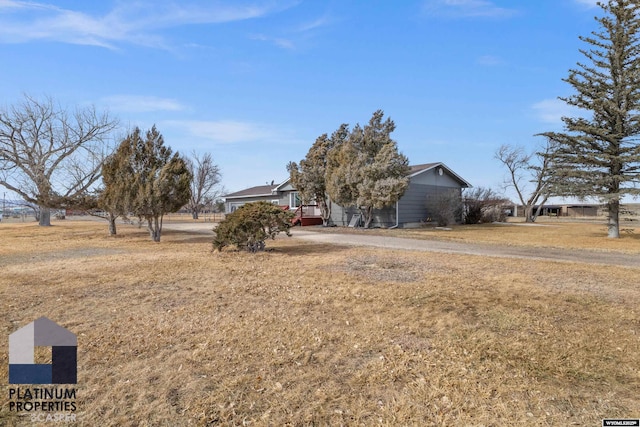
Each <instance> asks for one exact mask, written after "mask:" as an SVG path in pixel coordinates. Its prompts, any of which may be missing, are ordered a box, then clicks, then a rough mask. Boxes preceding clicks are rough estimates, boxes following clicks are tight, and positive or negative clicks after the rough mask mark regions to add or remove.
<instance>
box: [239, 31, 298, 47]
mask: <svg viewBox="0 0 640 427" xmlns="http://www.w3.org/2000/svg"><path fill="white" fill-rule="evenodd" d="M249 38H250V39H252V40H260V41H264V42H268V43H272V44H274V45H276V46H278V47H281V48H283V49H295V47H296V46H295V43H294V42H293V40H290V39H286V38H283V37H270V36H267V35H264V34H251V35H250V36H249Z"/></svg>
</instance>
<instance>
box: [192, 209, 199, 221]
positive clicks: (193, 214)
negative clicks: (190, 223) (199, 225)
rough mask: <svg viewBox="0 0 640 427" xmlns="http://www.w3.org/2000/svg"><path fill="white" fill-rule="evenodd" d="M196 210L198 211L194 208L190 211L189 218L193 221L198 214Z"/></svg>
mask: <svg viewBox="0 0 640 427" xmlns="http://www.w3.org/2000/svg"><path fill="white" fill-rule="evenodd" d="M198 210H199V209H198V208H194V209H193V210H192V211H191V217H192V218H193V219H198V214H199V212H198Z"/></svg>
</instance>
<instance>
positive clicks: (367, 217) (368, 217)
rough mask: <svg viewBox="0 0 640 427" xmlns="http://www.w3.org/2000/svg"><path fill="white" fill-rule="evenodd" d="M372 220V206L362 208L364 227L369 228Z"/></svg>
mask: <svg viewBox="0 0 640 427" xmlns="http://www.w3.org/2000/svg"><path fill="white" fill-rule="evenodd" d="M372 221H373V208H365V209H364V228H369V227H370V226H371V222H372Z"/></svg>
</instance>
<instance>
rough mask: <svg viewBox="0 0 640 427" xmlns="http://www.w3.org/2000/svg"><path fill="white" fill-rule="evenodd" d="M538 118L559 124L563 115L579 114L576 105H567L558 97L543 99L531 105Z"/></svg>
mask: <svg viewBox="0 0 640 427" xmlns="http://www.w3.org/2000/svg"><path fill="white" fill-rule="evenodd" d="M531 108H532V109H533V111H534V114H535V116H536V117H537V118H538V120H540V121H542V122H544V123H550V124H561V123H562V118H563V117H578V116H581V115H582V114H581V111H580V109H579V108H577V107H573V106H571V105H568V104H567V103H566V102H564V101H562V100H560V99H544V100H542V101H540V102H536V103H535V104H533V105H532V106H531Z"/></svg>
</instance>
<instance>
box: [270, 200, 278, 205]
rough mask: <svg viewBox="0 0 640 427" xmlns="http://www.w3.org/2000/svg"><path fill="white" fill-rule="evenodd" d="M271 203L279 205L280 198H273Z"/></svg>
mask: <svg viewBox="0 0 640 427" xmlns="http://www.w3.org/2000/svg"><path fill="white" fill-rule="evenodd" d="M271 203H273V204H274V205H279V204H280V200H278V199H273V200H272V201H271Z"/></svg>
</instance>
